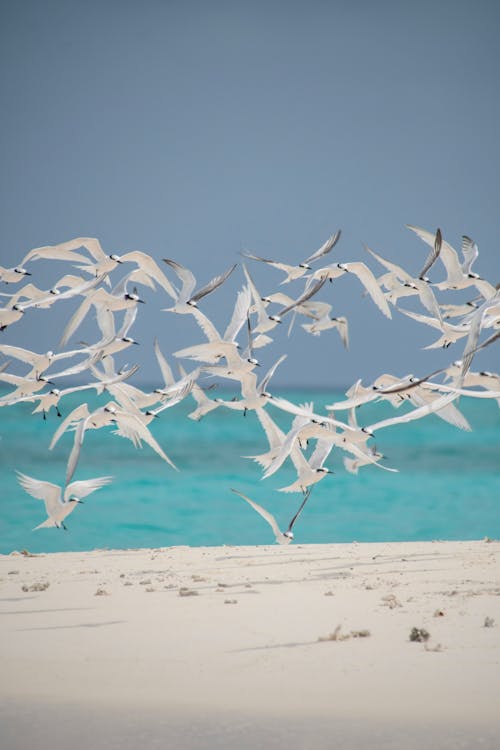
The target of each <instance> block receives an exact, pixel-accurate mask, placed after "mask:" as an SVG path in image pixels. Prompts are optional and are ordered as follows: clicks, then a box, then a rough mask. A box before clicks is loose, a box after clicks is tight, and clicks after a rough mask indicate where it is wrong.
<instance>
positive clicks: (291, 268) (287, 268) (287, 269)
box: [242, 252, 297, 274]
mask: <svg viewBox="0 0 500 750" xmlns="http://www.w3.org/2000/svg"><path fill="white" fill-rule="evenodd" d="M242 255H244V256H245V258H251V259H252V260H260V261H261V263H267V264H268V265H270V266H274V268H279V270H280V271H285V273H287V274H289V273H290V271H295V270H296V268H297V267H296V266H290V265H288V264H287V263H279V262H278V261H276V260H268V259H267V258H261V257H260V256H259V255H252V253H247V252H242Z"/></svg>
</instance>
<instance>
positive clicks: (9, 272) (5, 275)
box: [0, 266, 31, 284]
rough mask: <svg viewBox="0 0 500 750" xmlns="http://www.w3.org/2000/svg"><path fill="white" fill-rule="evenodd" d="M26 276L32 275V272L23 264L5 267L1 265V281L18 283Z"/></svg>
mask: <svg viewBox="0 0 500 750" xmlns="http://www.w3.org/2000/svg"><path fill="white" fill-rule="evenodd" d="M25 276H31V274H30V272H29V271H27V270H26V269H25V268H22V266H16V267H15V268H4V267H3V266H0V281H3V282H4V283H5V284H17V283H18V282H19V281H21V279H23V278H24V277H25Z"/></svg>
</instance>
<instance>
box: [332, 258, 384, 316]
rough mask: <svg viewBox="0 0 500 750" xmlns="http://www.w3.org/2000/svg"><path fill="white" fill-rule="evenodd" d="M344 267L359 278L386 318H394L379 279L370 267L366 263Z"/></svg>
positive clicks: (355, 263)
mask: <svg viewBox="0 0 500 750" xmlns="http://www.w3.org/2000/svg"><path fill="white" fill-rule="evenodd" d="M343 265H344V267H345V268H346V269H347V270H348V271H349V273H353V274H355V275H356V276H357V277H358V279H359V280H360V281H361V283H362V284H363V286H364V287H365V289H366V291H367V292H368V294H369V295H370V297H371V298H372V300H373V301H374V302H375V304H376V305H377V307H378V308H379V310H380V311H381V312H382V313H383V314H384V315H385V316H386V318H392V315H391V311H390V310H389V305H388V304H387V300H386V299H385V297H384V293H383V292H382V290H381V288H380V287H379V285H378V283H377V279H376V278H375V276H374V275H373V273H372V272H371V271H370V269H369V268H368V266H366V265H365V264H364V263H359V262H354V263H344V264H343Z"/></svg>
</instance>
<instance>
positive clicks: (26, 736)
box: [0, 540, 500, 750]
mask: <svg viewBox="0 0 500 750" xmlns="http://www.w3.org/2000/svg"><path fill="white" fill-rule="evenodd" d="M499 556H500V543H499V542H496V541H489V540H483V541H477V542H425V543H390V544H356V543H353V544H348V545H307V546H300V545H296V546H294V545H291V546H289V547H278V546H275V547H270V546H269V547H268V546H262V547H260V546H259V547H217V548H216V547H213V548H187V547H175V548H164V549H155V550H150V549H144V550H96V551H93V552H85V553H80V552H78V553H61V554H46V555H37V556H27V555H26V554H22V553H12V554H11V555H7V556H1V557H0V608H1V609H0V612H1V619H0V622H1V637H0V649H1V664H2V670H1V678H0V706H1V708H0V723H1V726H2V729H1V733H2V736H3V740H2V747H3V748H4V750H11V749H12V750H13V749H14V748H15V749H16V750H17V749H18V748H19V749H21V748H28V747H32V746H37V747H41V748H45V747H50V748H54V749H57V748H67V747H69V746H71V747H72V748H74V749H75V750H76V749H77V748H88V747H103V748H104V747H105V748H136V747H139V746H143V747H147V748H150V747H151V748H152V747H160V746H161V747H168V748H188V749H189V750H191V748H193V749H194V748H207V747H210V748H216V747H224V748H231V747H236V746H238V747H239V748H253V747H266V748H267V747H269V748H284V747H287V748H311V747H314V748H330V747H351V748H356V747H370V748H420V747H422V745H423V743H424V742H427V743H429V744H430V746H431V747H433V748H478V747H480V748H496V747H498V746H499V743H500V711H499V709H498V695H499V688H500V638H499V632H500V565H499Z"/></svg>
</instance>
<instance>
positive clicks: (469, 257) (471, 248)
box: [406, 224, 495, 298]
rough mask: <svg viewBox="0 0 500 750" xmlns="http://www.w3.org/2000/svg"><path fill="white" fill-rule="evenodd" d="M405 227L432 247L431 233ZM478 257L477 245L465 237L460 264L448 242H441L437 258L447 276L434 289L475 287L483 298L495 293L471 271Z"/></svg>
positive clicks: (487, 283) (492, 288) (490, 286)
mask: <svg viewBox="0 0 500 750" xmlns="http://www.w3.org/2000/svg"><path fill="white" fill-rule="evenodd" d="M406 226H407V227H408V229H411V231H412V232H415V234H416V235H417V237H420V239H421V240H423V241H424V242H425V243H426V244H427V245H430V246H431V247H432V246H433V245H434V242H435V235H434V234H433V233H432V232H429V231H427V230H426V229H422V228H421V227H416V226H413V225H411V224H407V225H406ZM478 255H479V249H478V246H477V244H476V243H475V242H474V240H472V239H471V238H470V237H468V236H467V235H463V236H462V257H463V262H462V263H460V261H459V259H458V253H457V251H456V250H455V248H454V247H452V246H451V245H450V244H449V242H446V241H445V240H442V242H441V250H440V253H439V258H440V260H441V261H442V262H443V265H444V267H445V270H446V274H447V275H446V279H445V280H444V281H440V282H439V283H437V284H434V286H435V287H436V289H439V290H441V291H443V290H448V289H450V290H451V289H453V290H456V289H466V288H467V287H469V286H475V287H476V289H478V291H479V292H480V293H481V294H483V296H485V298H488V297H491V296H492V294H493V293H494V292H495V288H494V287H493V286H492V285H491V284H490V283H489V282H487V281H485V280H484V279H482V278H481V277H480V276H479V274H477V273H475V272H473V271H472V265H473V263H474V261H475V260H476V258H477V257H478Z"/></svg>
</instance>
